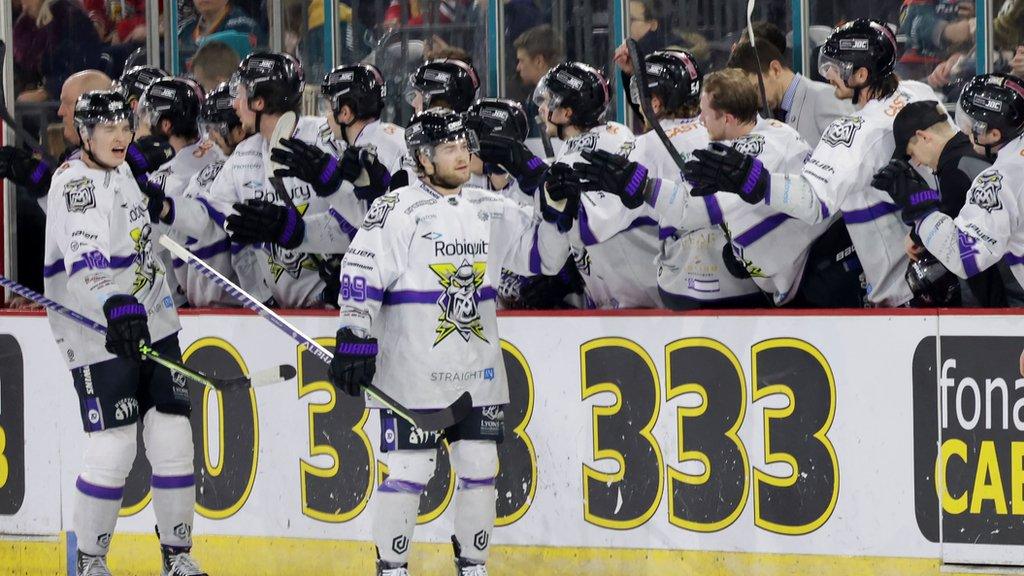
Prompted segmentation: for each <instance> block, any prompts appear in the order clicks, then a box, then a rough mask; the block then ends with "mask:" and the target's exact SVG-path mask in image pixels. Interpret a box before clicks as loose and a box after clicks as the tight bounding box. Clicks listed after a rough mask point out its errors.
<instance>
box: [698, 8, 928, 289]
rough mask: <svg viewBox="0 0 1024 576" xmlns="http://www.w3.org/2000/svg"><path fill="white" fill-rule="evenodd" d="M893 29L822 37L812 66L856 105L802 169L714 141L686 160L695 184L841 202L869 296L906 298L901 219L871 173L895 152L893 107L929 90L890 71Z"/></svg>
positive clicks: (793, 208) (819, 212) (823, 214)
mask: <svg viewBox="0 0 1024 576" xmlns="http://www.w3.org/2000/svg"><path fill="white" fill-rule="evenodd" d="M896 50H897V49H896V38H895V36H894V35H893V33H892V30H890V29H889V28H888V27H887V26H886V25H885V24H883V23H881V22H878V21H875V20H869V19H858V20H854V21H852V22H849V23H847V24H844V25H843V26H840V27H839V28H836V29H835V30H834V31H833V32H832V34H831V35H830V36H829V38H828V41H826V42H825V45H824V46H823V47H822V50H821V54H820V56H819V59H818V68H819V71H820V72H821V74H822V76H824V77H826V78H828V80H829V82H830V83H832V85H833V86H834V87H835V89H836V95H837V96H839V97H840V98H852V99H853V103H854V106H856V107H857V112H856V113H854V114H853V115H851V116H844V117H842V118H839V119H838V120H836V121H834V122H833V123H832V124H831V125H830V126H829V128H828V130H826V131H825V134H824V135H822V138H821V142H820V143H819V144H818V146H817V148H815V149H814V153H813V154H812V155H811V158H810V159H808V161H807V163H806V164H805V165H804V169H803V171H802V172H801V173H792V174H783V173H778V174H775V175H773V174H772V173H771V172H769V171H768V170H766V169H765V168H764V165H763V164H762V163H761V161H759V160H757V159H756V158H753V157H752V156H749V155H747V154H743V153H742V152H740V151H738V150H736V149H735V148H731V147H728V146H719V145H712V148H711V149H709V150H706V151H698V152H696V153H695V159H694V160H691V161H690V162H688V163H687V171H686V178H687V180H689V181H690V183H691V184H692V185H693V186H694V188H696V189H711V190H718V191H723V192H731V193H736V194H739V195H740V197H741V198H742V199H743V200H745V201H747V202H749V203H751V204H756V203H760V202H764V203H765V204H766V205H767V206H769V207H771V208H773V209H774V210H776V211H779V212H781V213H783V214H787V215H789V216H792V217H794V218H799V219H800V220H803V221H805V222H807V223H809V224H816V223H818V222H822V221H825V220H827V219H828V218H830V217H831V216H832V215H833V214H836V213H837V212H842V214H843V219H844V220H845V222H846V225H847V228H848V229H849V233H850V238H851V239H852V240H853V245H854V247H855V248H856V250H857V255H858V256H859V258H860V263H861V264H862V265H863V267H864V274H865V277H866V279H867V286H866V289H867V299H868V301H869V303H870V304H871V305H874V306H890V307H891V306H904V305H907V304H908V303H909V301H910V300H911V298H912V297H913V295H912V294H911V292H910V288H909V287H908V286H907V284H906V282H905V281H904V279H903V274H904V272H905V271H906V268H907V264H908V262H909V260H908V259H907V256H906V254H905V253H904V252H903V250H902V249H900V248H901V247H902V246H903V238H904V236H906V234H907V230H908V229H907V227H906V226H905V225H904V224H903V222H902V221H901V220H900V217H899V215H898V214H896V212H897V211H898V210H899V208H898V207H897V206H895V205H893V204H892V203H891V201H890V198H889V197H888V195H887V194H885V193H884V192H882V191H880V190H878V189H876V188H873V187H872V186H871V178H872V176H873V175H874V174H875V172H877V171H878V170H879V169H881V168H882V167H883V166H884V165H885V163H886V162H888V161H889V158H890V157H892V153H893V149H894V146H895V144H894V143H893V138H892V123H893V117H894V116H895V115H896V114H897V113H898V112H899V111H900V109H901V108H903V106H905V105H906V104H907V103H908V102H912V101H915V100H933V99H935V94H934V93H933V92H932V91H931V89H930V88H928V87H927V86H926V85H924V84H921V83H919V82H900V80H899V77H897V76H896V74H894V73H893V67H894V65H895V62H896Z"/></svg>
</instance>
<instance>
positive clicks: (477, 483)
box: [459, 476, 494, 490]
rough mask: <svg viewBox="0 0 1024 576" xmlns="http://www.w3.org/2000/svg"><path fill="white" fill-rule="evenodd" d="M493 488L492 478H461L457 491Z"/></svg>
mask: <svg viewBox="0 0 1024 576" xmlns="http://www.w3.org/2000/svg"><path fill="white" fill-rule="evenodd" d="M489 486H494V477H493V476H492V477H490V478H463V477H461V476H460V477H459V490H472V489H473V488H487V487H489Z"/></svg>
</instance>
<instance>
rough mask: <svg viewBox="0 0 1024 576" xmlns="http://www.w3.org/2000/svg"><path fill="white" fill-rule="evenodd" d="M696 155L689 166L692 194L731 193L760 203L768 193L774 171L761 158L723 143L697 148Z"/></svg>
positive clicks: (687, 167) (687, 176) (688, 172)
mask: <svg viewBox="0 0 1024 576" xmlns="http://www.w3.org/2000/svg"><path fill="white" fill-rule="evenodd" d="M693 156H694V159H693V160H690V161H688V162H687V163H686V165H685V166H686V171H685V177H686V181H687V182H689V183H690V185H691V186H693V190H692V191H691V192H690V194H691V195H692V196H708V195H710V194H714V193H715V192H731V193H733V194H739V196H740V198H742V199H743V200H744V201H745V202H747V203H748V204H757V203H758V202H760V201H761V200H763V199H764V197H765V195H766V194H768V191H769V188H770V186H771V182H770V180H769V179H770V178H771V173H769V172H768V171H767V170H765V168H764V165H763V164H761V161H760V160H758V159H757V158H754V157H753V156H748V155H746V154H744V153H742V152H740V151H738V150H736V149H735V148H733V147H732V146H729V145H727V144H722V143H720V142H712V143H711V145H710V146H709V147H708V148H707V149H705V150H696V151H694V153H693Z"/></svg>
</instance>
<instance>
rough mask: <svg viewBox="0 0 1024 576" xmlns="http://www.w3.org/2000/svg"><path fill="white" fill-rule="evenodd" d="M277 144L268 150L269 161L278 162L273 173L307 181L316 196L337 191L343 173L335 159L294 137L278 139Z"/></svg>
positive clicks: (339, 163) (340, 164)
mask: <svg viewBox="0 0 1024 576" xmlns="http://www.w3.org/2000/svg"><path fill="white" fill-rule="evenodd" d="M281 146H283V148H274V149H273V150H271V151H270V161H271V162H274V163H275V164H280V165H282V167H281V168H278V169H277V170H275V171H274V176H277V177H279V178H286V177H292V178H298V179H299V180H302V181H303V182H308V183H309V185H310V186H312V187H313V191H314V192H316V195H317V196H330V195H331V194H334V193H335V192H337V191H338V188H339V187H340V186H341V182H342V180H345V175H344V170H343V167H342V163H341V162H339V161H338V159H337V158H335V157H334V156H332V155H331V154H328V153H327V152H324V151H323V150H321V149H319V148H317V147H316V146H313V145H312V144H306V143H305V142H303V141H302V140H299V139H298V138H287V139H285V140H282V141H281ZM350 169H351V168H350ZM357 175H358V173H357Z"/></svg>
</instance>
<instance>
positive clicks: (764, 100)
mask: <svg viewBox="0 0 1024 576" xmlns="http://www.w3.org/2000/svg"><path fill="white" fill-rule="evenodd" d="M754 2H756V0H747V37H748V38H749V39H750V48H751V51H753V53H754V63H755V64H757V87H758V89H759V90H760V91H761V113H762V114H764V117H765V119H766V120H770V119H771V118H772V111H771V108H769V107H768V93H767V91H765V89H764V73H762V72H761V56H760V55H759V54H758V53H757V44H755V43H754V23H753V22H751V18H752V17H753V14H754Z"/></svg>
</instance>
